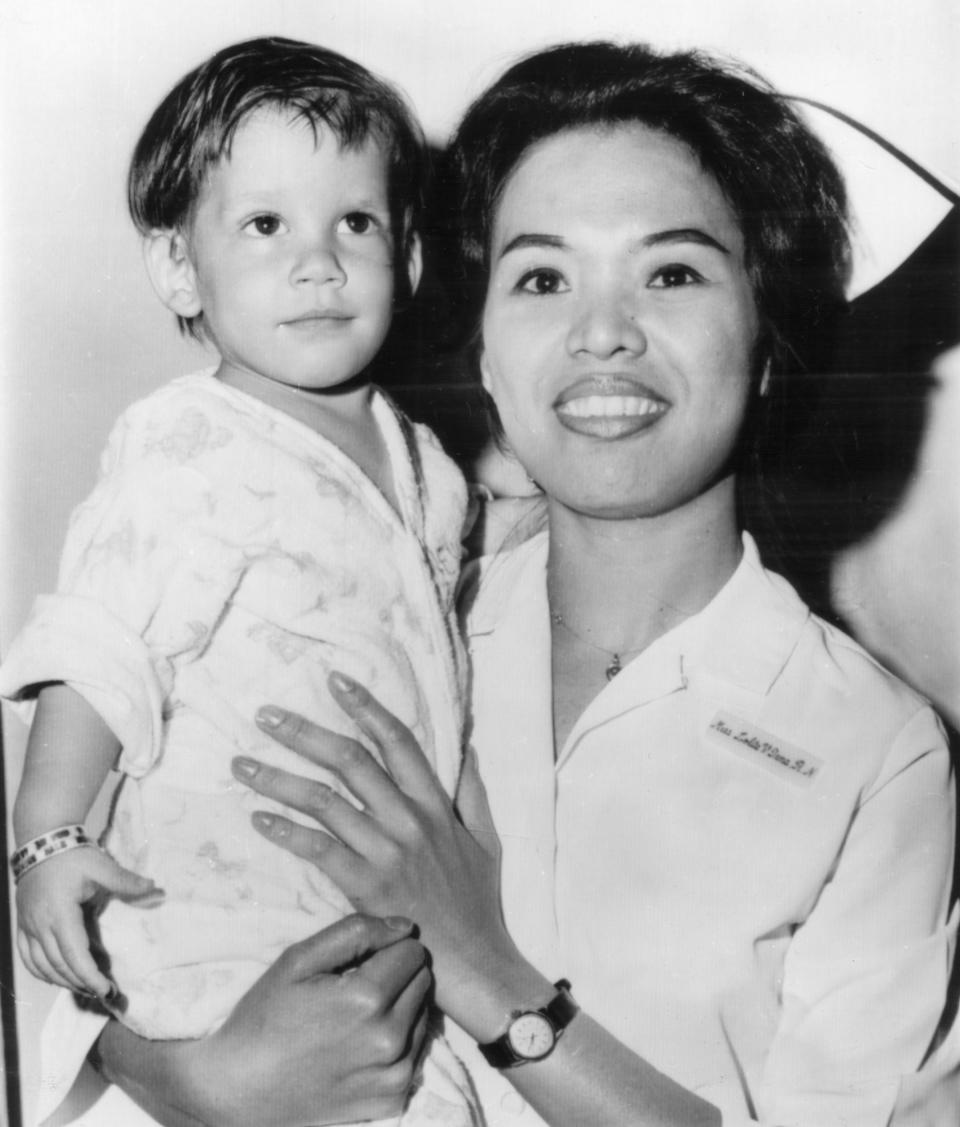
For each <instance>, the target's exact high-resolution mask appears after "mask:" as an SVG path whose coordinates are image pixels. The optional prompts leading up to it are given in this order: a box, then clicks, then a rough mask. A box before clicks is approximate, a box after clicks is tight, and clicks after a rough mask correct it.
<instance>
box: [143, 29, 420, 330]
mask: <svg viewBox="0 0 960 1127" xmlns="http://www.w3.org/2000/svg"><path fill="white" fill-rule="evenodd" d="M265 106H266V107H277V108H279V109H282V110H289V111H290V113H291V114H292V115H294V116H296V117H299V118H302V119H304V120H305V121H307V122H309V123H310V125H311V126H312V127H313V128H314V129H315V130H316V129H317V128H318V127H320V126H324V127H326V128H327V129H329V130H331V132H332V133H333V134H334V135H335V136H336V137H337V139H338V141H339V142H340V144H341V145H343V146H345V147H347V148H350V147H353V146H359V145H362V144H363V143H364V142H365V141H367V140H368V139H370V138H371V137H372V138H373V139H375V140H376V142H377V143H378V144H379V145H381V146H382V147H383V149H384V151H385V152H386V155H387V162H388V169H389V194H390V210H391V219H392V225H393V234H394V245H395V247H396V264H397V267H398V269H397V271H396V273H397V284H398V288H399V289H401V291H402V289H403V288H404V287H405V286H406V270H405V269H403V268H401V267H402V266H403V265H404V264H405V263H406V260H407V254H408V252H409V249H410V240H411V238H412V235H413V232H414V231H415V230H416V228H417V226H418V225H419V222H420V216H421V212H422V208H423V180H424V159H425V158H424V153H425V149H424V144H423V136H422V133H421V131H420V128H419V126H418V125H417V123H416V120H415V118H414V116H413V114H412V112H411V111H410V109H409V108H408V107H407V105H406V103H405V102H404V100H403V98H402V97H401V96H400V94H399V93H398V92H397V91H396V90H395V89H394V88H393V87H392V86H390V85H388V84H387V83H386V82H384V81H383V80H382V79H380V78H377V77H376V76H375V75H373V74H371V73H370V71H368V70H367V69H366V68H365V67H362V66H360V64H359V63H355V62H353V61H352V60H350V59H348V58H345V57H344V56H343V55H339V54H337V52H336V51H330V50H328V49H327V48H325V47H318V46H315V45H314V44H312V43H301V42H299V41H297V40H294V39H280V38H273V37H271V38H264V39H250V40H248V41H246V42H244V43H237V44H234V45H233V46H232V47H225V48H224V49H223V50H222V51H218V52H217V54H215V55H213V56H212V57H211V58H209V59H208V60H207V61H206V62H205V63H202V64H201V65H200V66H199V67H197V68H196V69H195V70H192V71H191V72H190V73H189V74H187V75H185V76H184V77H183V78H182V79H181V80H180V81H179V82H178V83H177V85H176V86H174V88H173V89H172V90H171V91H170V93H169V94H168V95H167V96H166V97H165V98H164V99H163V101H162V102H161V103H160V105H159V106H158V107H157V109H156V110H155V111H154V113H153V116H152V117H151V118H150V120H149V121H148V122H147V125H146V127H145V128H144V130H143V133H142V134H141V135H140V140H139V141H138V142H137V146H136V148H135V150H134V153H133V159H132V161H131V163H130V174H129V178H128V183H127V202H128V205H129V208H130V214H131V216H132V218H133V221H134V223H135V224H136V226H137V229H138V230H139V231H140V232H141V234H144V235H145V234H148V233H149V232H150V231H152V230H155V229H160V230H168V231H177V230H182V229H183V228H185V227H186V226H187V225H188V223H189V221H190V218H191V214H192V211H193V208H194V206H195V205H196V202H197V200H198V198H199V195H200V190H201V187H202V185H203V180H204V177H205V176H206V174H207V170H208V169H209V168H210V166H211V165H214V164H216V163H217V162H218V161H220V160H222V159H223V158H224V157H225V156H229V155H230V146H231V144H232V142H233V137H234V135H235V133H236V131H237V128H238V127H239V126H240V125H241V123H242V122H243V121H245V120H246V118H247V117H248V116H249V115H250V114H251V113H253V111H254V110H256V109H259V108H261V107H265ZM197 322H198V318H192V319H190V320H189V321H188V320H185V319H180V327H181V329H185V330H186V331H188V332H190V333H191V334H192V335H194V336H200V332H199V328H200V326H199V324H198V323H197Z"/></svg>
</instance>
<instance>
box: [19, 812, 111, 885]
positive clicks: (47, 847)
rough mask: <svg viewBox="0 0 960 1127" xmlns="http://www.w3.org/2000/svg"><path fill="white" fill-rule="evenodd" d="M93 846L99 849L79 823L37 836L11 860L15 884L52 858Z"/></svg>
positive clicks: (55, 828)
mask: <svg viewBox="0 0 960 1127" xmlns="http://www.w3.org/2000/svg"><path fill="white" fill-rule="evenodd" d="M90 846H92V847H93V848H94V849H96V848H97V843H96V842H95V841H94V840H93V838H91V837H90V836H89V835H88V834H87V831H86V830H85V829H84V827H83V826H82V825H80V824H79V823H78V822H72V823H70V824H69V825H63V826H56V827H54V828H53V829H50V830H46V831H45V832H44V833H41V834H37V835H36V837H32V838H31V839H30V840H29V841H26V842H24V843H23V845H21V846H20V847H19V849H17V850H16V852H15V853H14V854H13V856H12V857H11V858H10V868H11V869H12V870H13V881H14V884H19V883H20V880H21V879H22V878H23V877H24V876H25V875H26V874H27V873H29V872H30V871H31V870H32V869H35V868H36V867H37V865H42V864H43V862H44V861H49V860H50V858H51V857H58V856H59V855H60V854H61V853H67V852H68V851H69V850H71V849H81V848H86V847H90Z"/></svg>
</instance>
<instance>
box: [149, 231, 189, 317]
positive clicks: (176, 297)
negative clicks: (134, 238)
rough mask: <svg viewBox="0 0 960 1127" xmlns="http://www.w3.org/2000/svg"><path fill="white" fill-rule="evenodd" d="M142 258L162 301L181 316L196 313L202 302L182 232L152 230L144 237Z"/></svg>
mask: <svg viewBox="0 0 960 1127" xmlns="http://www.w3.org/2000/svg"><path fill="white" fill-rule="evenodd" d="M143 260H144V262H145V263H146V267H147V274H148V275H149V276H150V281H151V283H152V285H153V288H154V289H155V290H156V291H157V297H159V298H160V300H161V301H162V302H163V304H164V305H165V306H166V307H167V308H168V309H169V310H170V311H171V312H172V313H176V314H177V316H178V317H196V316H197V314H198V313H200V311H201V309H202V305H201V303H200V295H199V294H198V292H197V275H196V271H195V270H194V268H193V263H192V262H191V261H190V256H189V255H188V254H187V242H186V239H185V238H184V237H183V235H181V234H180V232H179V231H159V230H158V231H151V232H150V234H149V235H147V236H146V237H145V238H144V240H143Z"/></svg>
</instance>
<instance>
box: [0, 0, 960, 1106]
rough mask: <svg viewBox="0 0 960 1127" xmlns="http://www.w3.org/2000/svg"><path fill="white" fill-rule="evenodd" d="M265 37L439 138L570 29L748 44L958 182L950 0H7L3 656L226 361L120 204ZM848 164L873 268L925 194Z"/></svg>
mask: <svg viewBox="0 0 960 1127" xmlns="http://www.w3.org/2000/svg"><path fill="white" fill-rule="evenodd" d="M262 34H281V35H288V36H292V37H295V38H301V39H308V40H313V41H317V42H320V43H323V44H325V45H327V46H330V47H333V48H335V49H337V50H340V51H342V52H344V53H346V54H348V55H351V56H354V57H356V58H357V59H358V60H359V61H361V62H363V63H364V64H366V65H367V66H369V67H370V68H371V69H373V70H376V71H378V72H379V73H381V74H383V75H384V76H386V77H388V78H390V79H392V80H394V81H395V82H397V83H398V84H399V85H400V86H401V87H402V88H403V89H404V90H405V91H406V93H407V94H408V96H409V97H410V99H411V101H412V102H413V104H414V106H415V107H416V109H417V111H418V112H419V114H420V115H421V118H422V120H423V122H424V125H425V128H426V131H427V133H428V136H429V138H430V139H431V140H432V141H434V142H436V143H438V144H442V143H443V142H444V140H445V139H446V137H447V136H448V134H449V131H450V128H451V126H452V125H453V124H454V122H455V121H456V119H457V117H458V115H459V114H460V112H461V111H462V109H463V108H464V107H465V106H466V104H467V102H468V100H469V99H470V98H471V97H472V96H473V95H475V94H477V93H479V91H480V90H481V89H483V87H484V86H485V85H486V84H487V83H488V82H489V81H490V80H492V79H493V78H494V77H495V75H496V74H498V73H499V71H500V70H501V69H502V68H503V67H504V66H505V65H506V64H507V63H508V62H509V61H511V60H512V59H513V58H514V57H515V56H516V55H517V54H518V53H521V52H523V51H526V50H528V49H532V48H534V47H537V46H540V45H544V44H547V43H551V42H557V41H561V40H565V39H580V38H619V39H643V40H647V41H649V42H652V43H654V44H656V45H659V46H664V47H684V46H700V47H704V48H707V49H712V50H717V51H720V52H722V53H727V54H734V55H736V56H738V57H740V58H742V59H744V60H745V61H747V62H749V63H751V64H752V65H753V66H755V67H756V68H757V69H759V70H761V71H762V72H763V73H765V74H766V75H767V76H768V77H769V78H770V79H771V80H773V81H774V82H775V83H776V84H777V85H778V86H779V87H780V88H781V89H782V90H784V91H786V92H789V93H794V94H801V95H806V96H809V97H812V98H815V99H817V100H819V101H823V102H826V103H828V104H830V105H832V106H834V107H835V108H837V109H839V110H842V111H844V112H846V113H848V114H850V115H852V116H853V117H855V118H857V119H858V120H861V121H863V122H864V123H866V124H867V125H870V126H872V127H873V128H875V129H877V130H879V131H880V132H882V133H883V134H884V135H886V136H887V137H888V138H889V139H891V140H892V141H894V142H895V143H896V144H898V145H899V146H900V147H901V148H902V149H903V150H904V151H905V152H906V153H908V154H909V155H910V156H912V157H914V158H915V159H917V160H919V161H920V162H921V163H923V164H925V165H926V166H927V167H928V168H931V169H932V170H934V171H935V172H937V173H939V174H940V175H941V176H944V177H946V178H947V179H950V178H953V180H954V183H955V182H956V178H957V172H958V170H960V128H958V126H957V124H956V123H957V118H958V113H957V111H958V106H957V101H958V99H957V88H956V67H957V62H958V59H960V6H958V5H956V3H955V2H954V0H913V2H912V3H910V4H906V3H904V2H903V0H863V2H859V3H858V2H854V0H765V2H764V0H686V2H684V0H674V2H673V3H670V4H666V3H663V2H662V0H661V2H659V3H648V2H638V0H588V2H586V0H579V2H574V0H486V2H485V3H483V4H482V5H481V4H477V3H476V2H475V0H339V2H331V0H163V2H159V0H134V2H131V0H4V2H3V4H2V8H0V84H2V85H0V161H2V164H0V544H2V557H0V652H2V650H3V649H4V648H5V647H6V646H7V645H8V644H9V641H10V639H11V637H12V636H13V634H14V633H15V632H16V630H17V629H18V628H19V627H20V625H21V624H22V622H23V621H24V618H25V616H26V614H27V611H28V609H29V605H30V602H31V601H32V599H33V597H34V596H35V595H36V594H37V593H38V592H40V591H43V590H46V589H49V588H50V587H51V586H52V585H53V583H54V582H55V577H56V566H57V559H58V555H59V548H60V543H61V540H62V536H63V532H64V529H65V525H66V520H67V516H68V514H69V512H70V510H71V509H72V508H73V506H74V505H75V504H76V503H77V502H78V501H79V500H80V499H81V498H82V497H83V496H84V495H85V493H86V492H87V491H88V490H89V489H90V487H91V485H92V483H93V480H94V474H95V469H96V462H97V455H98V452H99V450H100V448H101V446H102V444H103V441H104V439H105V437H106V434H107V431H108V429H109V426H110V424H111V422H112V420H113V419H114V418H115V417H116V415H117V414H118V413H119V411H120V410H121V409H122V408H123V407H124V406H125V405H126V404H128V403H129V402H131V401H132V400H134V399H136V398H139V397H140V396H142V395H144V394H146V393H147V392H149V391H150V390H152V389H153V388H154V387H156V386H158V385H159V384H160V383H162V382H163V381H164V380H166V379H168V378H170V377H172V376H174V375H177V374H179V373H181V372H183V371H187V370H190V369H193V368H198V367H201V366H203V365H204V364H206V363H209V362H210V355H209V354H207V353H204V352H203V351H202V350H201V349H199V348H198V347H197V346H195V345H191V344H188V343H186V342H184V341H182V340H181V339H180V338H179V337H178V335H177V333H176V331H175V328H174V326H173V323H172V319H171V317H170V316H169V315H168V314H167V312H166V311H165V310H164V309H162V308H161V306H160V305H159V303H158V302H157V301H156V299H155V298H154V296H153V294H152V292H151V290H150V287H149V285H148V283H147V280H146V277H145V275H144V272H143V269H142V265H141V261H140V249H139V245H138V240H137V237H136V235H135V232H134V230H133V227H132V225H131V224H130V222H129V220H128V218H127V215H126V209H125V196H124V189H125V174H126V165H127V161H128V158H129V154H130V152H131V150H132V147H133V145H134V142H135V140H136V137H137V135H138V133H139V130H140V129H141V127H142V126H143V124H144V122H145V120H146V118H147V117H148V115H149V113H150V112H151V111H152V109H153V107H154V106H155V105H156V103H157V102H158V101H159V99H160V98H161V97H162V96H163V95H164V94H165V93H166V91H167V90H168V89H169V88H170V86H171V85H172V84H173V83H174V82H175V81H176V80H177V79H179V78H180V77H181V76H182V74H184V73H185V72H186V71H187V70H189V69H191V68H192V67H193V66H195V65H196V64H197V63H199V62H200V61H201V60H202V59H203V58H204V57H206V56H207V55H208V54H210V53H211V52H213V51H215V50H217V49H219V48H220V47H222V46H224V45H226V44H228V43H230V42H234V41H237V40H240V39H245V38H248V37H251V36H254V35H262ZM848 168H849V169H850V170H851V171H852V173H853V175H854V176H855V177H856V178H857V184H858V187H857V191H856V193H855V194H857V195H858V197H859V198H860V199H862V201H863V203H862V216H861V237H862V246H861V256H862V258H863V259H864V262H865V263H866V265H865V266H864V269H865V270H867V271H869V270H870V269H871V262H873V264H874V267H873V268H876V260H880V259H883V258H884V255H886V254H888V253H890V254H893V255H894V256H896V255H898V254H900V253H901V252H900V251H898V250H897V249H896V247H894V250H892V251H890V252H887V251H886V250H884V249H882V247H883V245H884V244H885V242H886V241H892V243H893V244H896V243H897V241H898V240H899V241H901V242H904V243H907V244H909V242H910V241H911V239H912V238H913V235H912V233H911V231H910V225H909V223H908V220H909V219H910V218H911V217H912V216H916V215H917V214H919V213H920V212H922V210H923V209H922V207H921V206H920V205H917V206H912V205H911V206H906V205H898V204H897V203H896V201H895V200H893V199H892V198H891V190H890V183H891V181H890V180H887V179H885V178H884V176H883V174H882V169H881V168H880V162H878V161H874V159H873V157H872V156H870V155H869V154H854V155H853V156H852V157H850V158H848ZM894 179H895V178H894ZM878 248H879V249H878ZM906 249H909V247H907V248H906ZM902 253H905V250H904V251H903V252H902ZM4 734H5V740H6V785H7V795H8V802H9V801H12V795H13V793H14V790H15V786H16V781H17V778H18V775H19V769H20V763H21V760H22V750H23V739H24V729H23V727H22V725H21V724H20V723H19V721H18V720H16V719H14V718H12V717H11V716H10V715H7V717H6V723H5V729H4ZM0 985H2V986H3V988H5V989H6V988H8V987H9V985H10V984H0ZM15 990H16V998H17V1009H18V1015H19V1021H20V1036H21V1067H22V1072H23V1076H22V1080H23V1088H24V1095H25V1104H26V1106H27V1108H29V1107H30V1106H31V1104H32V1099H33V1097H32V1091H33V1088H34V1086H35V1083H36V1043H37V1030H38V1026H39V1023H40V1021H41V1020H42V1017H43V1014H44V1013H45V1011H46V1008H47V1006H48V1005H49V1001H50V996H51V992H50V991H49V989H48V988H45V987H43V986H41V985H40V984H38V983H35V982H34V981H33V980H32V979H30V978H29V977H28V976H27V975H26V974H24V973H22V972H18V975H17V980H16V983H15ZM0 1121H2V1112H0ZM27 1121H28V1122H29V1121H30V1119H29V1115H28V1117H27Z"/></svg>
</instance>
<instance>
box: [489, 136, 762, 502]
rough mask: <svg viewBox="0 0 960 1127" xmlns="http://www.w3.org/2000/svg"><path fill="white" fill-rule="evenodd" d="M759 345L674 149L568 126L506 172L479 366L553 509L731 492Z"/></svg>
mask: <svg viewBox="0 0 960 1127" xmlns="http://www.w3.org/2000/svg"><path fill="white" fill-rule="evenodd" d="M757 331H758V317H757V312H756V307H755V304H754V300H753V294H752V290H751V286H750V282H749V280H748V277H747V272H746V269H745V266H744V245H743V236H742V233H741V230H740V225H739V223H738V221H737V218H736V216H735V214H734V213H733V211H732V210H731V208H730V205H729V204H728V203H727V201H726V199H725V198H724V196H723V193H722V192H721V190H720V188H719V186H718V185H717V183H716V182H715V181H714V179H713V178H712V177H711V176H710V175H709V174H708V173H706V172H705V171H704V170H703V168H702V167H701V166H700V164H699V162H698V160H697V158H696V157H695V156H694V155H693V153H692V152H691V151H690V150H689V149H688V148H687V147H686V146H685V145H684V144H682V143H681V142H679V141H677V140H676V139H674V138H673V137H670V136H668V135H666V134H664V133H660V132H657V131H654V130H651V129H648V128H646V127H644V126H641V125H637V124H632V123H631V124H627V125H622V126H615V127H611V128H609V129H604V130H595V129H576V130H571V131H568V132H564V133H560V134H556V135H554V136H552V137H550V138H548V139H547V140H545V141H542V142H540V143H538V144H537V145H535V146H533V147H532V148H531V149H529V150H528V152H527V153H526V154H525V156H524V157H523V158H522V159H521V161H520V162H519V164H518V165H517V167H516V168H515V170H514V171H513V172H512V173H511V176H510V178H509V179H508V181H507V183H506V186H505V189H504V192H503V195H502V199H501V202H500V204H499V207H498V210H497V213H496V216H495V221H494V225H493V237H492V246H491V277H490V283H489V288H488V291H487V296H486V305H485V309H484V318H483V353H482V361H481V370H482V373H483V380H484V386H485V387H486V388H487V390H488V391H489V392H490V394H491V395H492V396H493V399H494V401H495V402H496V405H497V409H498V411H499V414H500V419H501V421H502V423H503V428H504V431H505V433H506V437H507V440H508V442H509V444H510V446H511V448H512V449H513V452H514V453H515V454H516V456H517V457H518V458H519V460H520V461H521V463H522V464H523V465H524V467H525V468H526V470H527V472H528V473H529V474H530V476H531V477H532V478H533V479H534V480H535V481H536V482H538V483H539V485H540V486H541V487H542V488H543V490H544V491H545V492H546V493H547V495H548V496H549V497H550V498H551V499H552V500H553V501H555V502H558V503H560V504H562V505H565V506H567V507H569V508H571V509H573V510H576V511H578V512H582V513H586V514H591V515H595V516H601V517H609V518H625V517H646V516H657V515H661V514H663V513H667V512H670V511H672V510H674V509H677V508H679V507H681V506H683V505H685V504H688V503H689V502H690V501H692V500H694V499H695V498H698V497H700V496H701V495H703V494H704V493H707V492H709V491H711V490H715V489H718V488H723V489H725V490H726V491H727V492H728V493H730V494H731V495H732V489H729V488H728V487H729V486H730V485H731V484H732V477H731V473H730V469H729V467H730V462H731V454H732V452H733V450H734V447H735V445H736V442H737V437H738V434H739V431H740V429H741V423H742V421H743V418H744V414H745V410H746V406H747V402H748V399H749V397H750V395H751V392H752V386H753V383H754V380H753V372H752V357H753V353H754V344H755V341H756V338H757Z"/></svg>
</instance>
